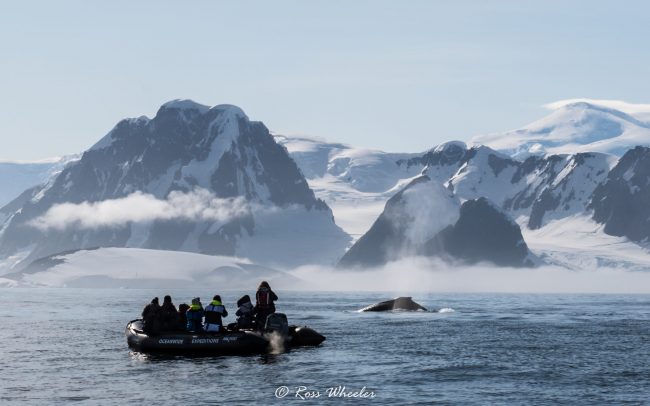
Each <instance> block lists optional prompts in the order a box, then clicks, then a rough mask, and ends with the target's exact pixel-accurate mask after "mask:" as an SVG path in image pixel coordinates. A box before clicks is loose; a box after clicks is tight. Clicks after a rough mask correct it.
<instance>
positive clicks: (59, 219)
mask: <svg viewBox="0 0 650 406" xmlns="http://www.w3.org/2000/svg"><path fill="white" fill-rule="evenodd" d="M250 210H251V208H250V206H249V205H248V203H247V202H246V200H245V199H244V198H243V197H236V198H228V199H222V198H218V197H216V196H215V195H214V194H213V193H211V192H209V191H207V190H205V189H195V190H193V191H192V192H188V193H184V192H180V191H174V192H171V193H170V194H169V196H168V197H167V199H164V200H163V199H157V198H156V197H155V196H153V195H150V194H145V193H142V192H134V193H132V194H130V195H128V196H126V197H123V198H119V199H110V200H103V201H99V202H82V203H79V204H74V203H62V204H57V205H54V206H52V207H51V208H50V209H49V210H48V211H47V212H46V213H45V214H44V215H42V216H40V217H38V218H36V219H34V220H32V221H31V222H30V225H31V226H33V227H36V228H38V229H40V230H43V231H45V230H49V229H55V230H62V229H65V228H67V227H75V228H99V227H120V226H124V225H126V224H128V223H147V222H152V221H156V220H190V221H223V222H225V221H228V220H232V219H236V218H239V217H243V216H245V215H247V214H248V213H250Z"/></svg>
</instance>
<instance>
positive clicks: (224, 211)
mask: <svg viewBox="0 0 650 406" xmlns="http://www.w3.org/2000/svg"><path fill="white" fill-rule="evenodd" d="M11 208H12V209H13V210H11V211H10V214H8V218H7V219H6V220H5V222H4V225H3V226H2V228H1V231H0V258H4V259H8V258H13V259H14V262H16V261H21V260H22V262H21V264H28V263H29V262H30V261H31V260H34V259H38V258H41V257H45V256H49V255H52V254H57V253H59V252H64V251H72V250H78V249H85V248H93V247H109V246H113V247H139V248H152V249H164V250H180V251H191V252H199V253H206V254H214V255H229V256H240V257H246V258H249V259H251V260H253V261H256V262H258V263H264V264H271V265H276V264H277V265H287V266H295V265H299V264H303V263H333V262H334V261H336V260H337V259H338V258H339V257H340V256H341V255H342V253H343V252H344V250H345V248H346V246H347V245H348V243H349V237H348V236H347V235H346V234H345V233H344V232H343V231H342V230H341V229H340V228H339V227H337V226H336V224H335V223H334V221H333V216H332V212H331V210H330V209H329V207H328V206H327V204H325V203H324V202H323V201H322V200H319V199H317V198H316V197H315V195H314V192H313V191H312V190H311V189H310V188H309V185H308V184H307V182H306V180H305V178H304V177H303V176H302V174H301V172H300V171H299V170H298V168H297V166H296V164H295V162H294V161H293V160H292V159H291V158H290V157H289V155H288V154H287V152H286V150H285V149H284V148H283V147H282V146H280V145H278V144H277V143H276V142H275V140H274V138H273V137H272V136H271V135H270V133H269V131H268V130H267V129H266V127H265V126H264V125H263V124H262V123H260V122H255V121H250V120H249V119H248V117H247V116H246V115H245V114H244V112H243V111H242V110H241V109H239V108H238V107H235V106H231V105H218V106H214V107H208V106H203V105H200V104H198V103H195V102H192V101H190V100H175V101H172V102H169V103H166V104H164V105H163V106H161V107H160V109H159V110H158V112H157V114H156V116H155V117H154V118H152V119H149V118H147V117H139V118H135V119H125V120H122V121H121V122H119V123H118V124H117V125H116V126H115V128H113V130H111V131H110V132H109V133H108V134H107V135H106V136H105V137H104V138H102V139H101V140H100V141H99V142H98V143H97V144H95V145H94V146H93V147H92V148H90V149H89V150H88V151H86V152H84V153H83V155H82V156H81V158H80V159H79V160H77V161H75V162H72V163H70V164H68V165H67V166H66V167H65V168H64V169H63V170H62V171H61V172H60V173H59V174H58V175H56V176H53V177H51V178H50V179H49V180H48V182H47V184H45V185H43V186H38V187H35V188H33V189H32V190H30V191H28V192H26V193H24V194H23V196H22V197H21V198H20V199H18V201H16V202H14V204H13V206H12V207H11Z"/></svg>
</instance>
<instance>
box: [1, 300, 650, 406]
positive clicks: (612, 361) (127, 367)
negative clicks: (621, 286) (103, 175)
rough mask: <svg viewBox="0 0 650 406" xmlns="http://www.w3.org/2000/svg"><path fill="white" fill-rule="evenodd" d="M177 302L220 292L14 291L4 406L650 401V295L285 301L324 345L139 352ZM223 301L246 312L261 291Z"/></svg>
mask: <svg viewBox="0 0 650 406" xmlns="http://www.w3.org/2000/svg"><path fill="white" fill-rule="evenodd" d="M167 293H170V294H171V295H172V297H173V298H174V302H175V303H176V304H177V305H178V304H179V303H180V302H182V301H189V299H190V298H191V297H192V296H195V295H200V296H201V297H202V298H204V301H205V299H208V298H209V297H210V296H212V294H213V293H217V292H211V291H195V292H188V291H175V292H174V291H172V292H166V291H152V290H130V289H124V290H118V289H115V290H102V289H95V290H90V289H89V290H83V289H2V290H0V321H1V323H2V326H1V327H2V328H1V329H0V345H1V346H2V355H1V358H0V404H2V405H5V404H12V403H14V402H15V403H20V404H25V403H27V404H30V403H31V404H38V405H43V404H70V403H71V402H73V401H75V402H78V403H81V404H102V405H110V404H116V405H117V404H119V405H124V404H143V403H146V404H157V405H166V404H220V405H221V404H243V403H245V402H247V401H259V402H261V404H268V403H274V404H286V403H293V404H315V403H323V402H329V403H337V402H341V398H336V397H333V398H329V397H328V392H327V390H328V388H337V387H339V386H345V391H344V392H345V393H348V394H350V393H352V392H358V391H359V390H361V389H362V388H365V394H366V395H369V394H370V393H372V394H374V398H365V399H361V398H349V399H347V402H346V403H350V404H355V403H356V404H376V405H383V404H429V403H432V402H435V403H440V404H486V403H489V404H522V403H523V404H529V403H534V404H546V403H549V404H551V403H553V404H556V403H565V404H604V403H605V404H613V403H614V404H620V403H624V402H629V403H631V404H642V403H648V402H650V296H617V295H504V294H501V295H489V294H485V295H478V294H428V295H427V294H424V295H416V296H414V299H415V300H416V301H418V302H420V303H422V304H423V305H425V306H426V307H428V308H430V309H434V310H437V309H440V308H450V309H454V311H453V312H451V311H447V312H444V313H438V312H429V313H380V314H366V313H357V312H356V310H357V309H359V308H361V307H363V306H365V305H367V304H370V303H373V302H376V301H379V300H383V299H386V298H390V297H391V296H392V295H387V294H380V293H376V294H375V293H372V294H370V293H359V294H353V293H302V292H282V291H280V292H279V295H280V301H279V302H278V311H282V312H284V313H286V314H287V315H288V317H289V320H290V322H292V323H293V324H300V325H310V326H311V327H313V328H315V329H316V330H318V331H319V332H321V333H323V334H324V335H326V336H327V341H326V342H325V343H324V344H323V345H322V346H321V347H319V348H306V349H300V350H294V351H291V352H289V353H283V354H279V355H267V356H248V357H211V358H185V357H151V356H146V355H141V354H135V353H132V352H130V351H129V349H128V347H127V345H126V340H125V338H124V327H125V325H126V323H127V322H128V321H129V320H131V319H133V318H136V316H138V314H139V312H140V311H141V310H142V307H143V306H144V305H145V304H146V303H147V302H148V301H149V300H150V299H151V298H152V297H153V296H160V297H161V299H162V296H163V295H165V294H167ZM220 293H221V294H222V296H223V297H224V299H225V300H226V303H227V304H228V303H229V304H230V306H229V310H232V311H233V313H234V310H235V308H234V302H235V301H236V299H237V298H238V297H239V296H240V295H241V294H243V293H249V294H250V293H252V292H220ZM228 320H229V321H232V316H231V317H230V318H229V319H228ZM282 386H286V387H287V388H288V389H289V393H288V394H287V395H286V397H284V398H281V399H279V398H277V397H276V391H277V393H281V392H282V389H280V390H279V389H278V388H280V387H282ZM300 387H302V388H300ZM296 388H300V389H299V390H300V393H299V394H301V395H305V394H306V391H309V392H311V393H312V394H313V395H316V394H317V393H320V397H319V398H317V399H316V400H313V401H307V400H305V401H303V400H301V399H300V397H296Z"/></svg>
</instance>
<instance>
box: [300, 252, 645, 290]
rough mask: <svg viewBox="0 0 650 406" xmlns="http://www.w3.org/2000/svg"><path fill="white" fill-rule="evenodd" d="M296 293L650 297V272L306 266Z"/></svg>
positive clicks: (414, 261)
mask: <svg viewBox="0 0 650 406" xmlns="http://www.w3.org/2000/svg"><path fill="white" fill-rule="evenodd" d="M292 274H293V275H294V276H296V277H298V278H301V279H302V280H303V282H301V283H299V284H297V285H296V286H293V287H292V288H294V289H305V290H322V291H382V292H393V293H395V295H398V294H407V293H410V292H441V293H442V292H450V293H451V292H459V293H485V292H494V293H620V294H630V293H646V294H647V293H650V271H649V272H640V271H628V270H625V269H620V268H602V267H601V268H597V269H589V270H579V271H576V270H568V269H565V268H561V267H556V266H543V267H539V268H500V267H496V266H490V265H476V266H453V265H449V264H446V263H443V262H440V261H436V260H431V259H428V258H411V259H408V260H401V261H397V262H392V263H389V264H387V265H386V266H384V267H382V268H378V269H373V270H340V269H333V268H323V267H313V266H308V267H301V268H298V269H296V270H294V271H293V272H292Z"/></svg>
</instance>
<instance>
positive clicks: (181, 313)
mask: <svg viewBox="0 0 650 406" xmlns="http://www.w3.org/2000/svg"><path fill="white" fill-rule="evenodd" d="M188 310H190V305H188V304H187V303H181V304H180V305H178V328H177V330H180V331H187V314H186V313H187V311H188Z"/></svg>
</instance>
